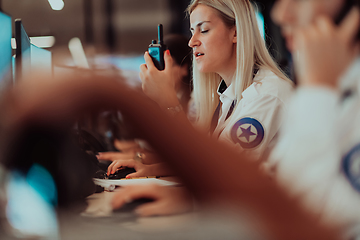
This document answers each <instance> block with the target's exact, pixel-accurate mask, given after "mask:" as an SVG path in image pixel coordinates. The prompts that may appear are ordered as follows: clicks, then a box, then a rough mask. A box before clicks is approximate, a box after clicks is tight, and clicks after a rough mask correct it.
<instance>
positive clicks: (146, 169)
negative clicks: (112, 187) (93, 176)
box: [107, 159, 155, 178]
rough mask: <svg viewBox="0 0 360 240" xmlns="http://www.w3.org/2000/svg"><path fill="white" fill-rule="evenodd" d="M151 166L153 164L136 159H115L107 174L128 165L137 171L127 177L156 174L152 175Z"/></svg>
mask: <svg viewBox="0 0 360 240" xmlns="http://www.w3.org/2000/svg"><path fill="white" fill-rule="evenodd" d="M150 166H151V165H145V164H142V163H141V162H139V161H136V160H134V159H128V160H114V161H113V162H112V163H111V164H110V165H109V167H108V171H107V175H110V174H114V173H115V172H116V170H118V169H121V168H124V167H128V168H134V169H135V170H136V172H134V173H130V174H128V175H127V176H126V178H133V177H148V176H155V175H151V174H152V172H151V167H150Z"/></svg>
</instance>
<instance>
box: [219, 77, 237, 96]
mask: <svg viewBox="0 0 360 240" xmlns="http://www.w3.org/2000/svg"><path fill="white" fill-rule="evenodd" d="M217 93H218V95H219V96H220V100H221V96H224V97H226V98H229V99H231V100H232V101H233V100H235V89H234V84H230V86H229V87H228V86H227V85H226V83H225V81H224V80H221V83H220V85H219V87H218V90H217Z"/></svg>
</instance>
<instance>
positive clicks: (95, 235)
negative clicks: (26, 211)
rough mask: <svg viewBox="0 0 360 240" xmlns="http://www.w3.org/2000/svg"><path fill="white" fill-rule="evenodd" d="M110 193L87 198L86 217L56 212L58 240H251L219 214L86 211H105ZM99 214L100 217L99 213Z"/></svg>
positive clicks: (236, 224) (238, 225)
mask: <svg viewBox="0 0 360 240" xmlns="http://www.w3.org/2000/svg"><path fill="white" fill-rule="evenodd" d="M112 194H113V193H111V192H104V193H101V194H95V195H93V196H91V197H90V198H89V205H88V208H87V211H85V212H87V214H79V212H77V211H66V212H64V211H61V212H59V223H60V236H61V239H65V240H67V239H69V240H70V239H71V240H73V239H86V240H92V239H94V240H95V239H124V240H125V239H126V240H141V239H146V240H152V239H154V240H155V239H156V240H159V239H160V240H161V239H166V240H172V239H196V240H202V239H214V240H215V239H216V240H218V239H247V240H248V239H254V237H250V234H252V233H249V230H248V228H247V227H245V224H244V225H242V224H241V223H239V221H232V220H231V219H230V218H228V217H220V216H219V215H216V216H215V215H203V214H200V213H195V212H192V213H187V214H181V215H173V216H165V217H145V218H141V217H137V216H136V215H135V213H134V212H132V211H129V209H120V210H116V211H114V212H110V213H108V214H103V216H102V217H100V216H97V217H95V216H91V214H89V212H90V213H91V211H95V209H96V208H99V207H100V208H101V207H102V208H104V209H105V211H106V209H107V207H106V205H107V204H109V199H111V196H112ZM100 215H101V214H100Z"/></svg>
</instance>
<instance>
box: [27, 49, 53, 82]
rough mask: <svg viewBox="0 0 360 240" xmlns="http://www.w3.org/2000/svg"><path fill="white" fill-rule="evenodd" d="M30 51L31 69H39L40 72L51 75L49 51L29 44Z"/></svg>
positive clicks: (33, 70)
mask: <svg viewBox="0 0 360 240" xmlns="http://www.w3.org/2000/svg"><path fill="white" fill-rule="evenodd" d="M30 51H31V71H32V72H35V71H41V73H42V74H44V75H46V76H49V77H51V76H52V63H51V52H50V51H47V50H45V49H42V48H39V47H37V46H35V45H34V44H31V46H30Z"/></svg>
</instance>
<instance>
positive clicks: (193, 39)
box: [188, 34, 200, 48]
mask: <svg viewBox="0 0 360 240" xmlns="http://www.w3.org/2000/svg"><path fill="white" fill-rule="evenodd" d="M188 45H189V47H191V48H194V47H197V46H199V45H200V41H199V40H198V39H197V37H196V34H194V35H192V37H191V38H190V40H189V44H188Z"/></svg>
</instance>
